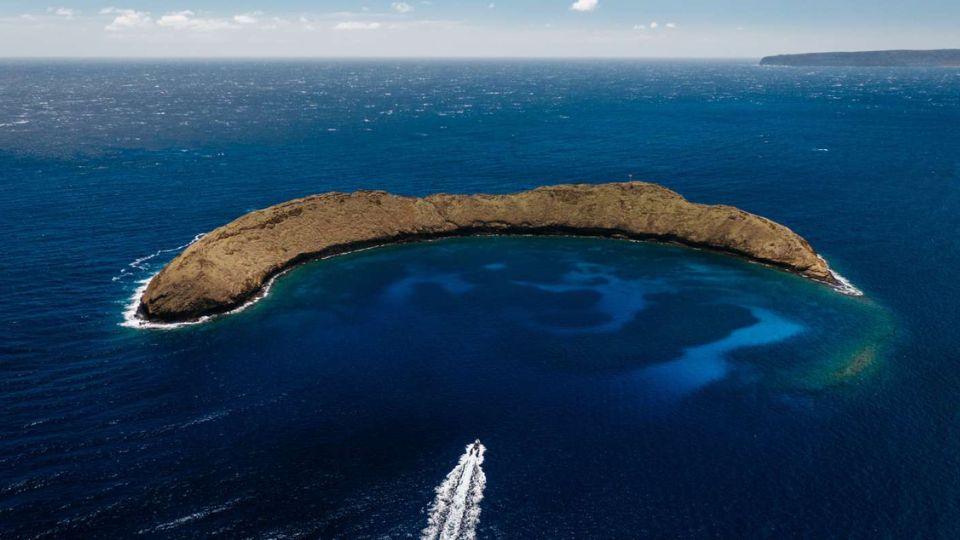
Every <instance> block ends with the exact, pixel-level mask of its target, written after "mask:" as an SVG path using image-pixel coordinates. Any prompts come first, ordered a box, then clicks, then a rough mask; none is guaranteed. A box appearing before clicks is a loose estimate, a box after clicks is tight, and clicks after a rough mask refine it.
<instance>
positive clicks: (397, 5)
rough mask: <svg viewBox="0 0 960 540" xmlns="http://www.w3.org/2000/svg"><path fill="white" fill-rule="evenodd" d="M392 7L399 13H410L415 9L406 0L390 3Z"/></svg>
mask: <svg viewBox="0 0 960 540" xmlns="http://www.w3.org/2000/svg"><path fill="white" fill-rule="evenodd" d="M390 7H392V8H393V10H394V11H396V12H397V13H410V12H411V11H413V10H414V7H413V6H411V5H410V4H408V3H406V2H394V3H392V4H390Z"/></svg>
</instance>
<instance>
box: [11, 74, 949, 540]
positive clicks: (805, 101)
mask: <svg viewBox="0 0 960 540" xmlns="http://www.w3.org/2000/svg"><path fill="white" fill-rule="evenodd" d="M958 77H960V74H958V72H956V71H955V70H885V69H879V70H840V69H837V70H791V69H764V68H759V67H757V66H754V65H751V64H749V63H737V62H727V63H692V62H691V63H642V62H487V61H476V62H454V63H449V62H399V63H383V62H359V63H356V62H355V63H350V62H329V63H310V62H301V63H296V62H289V63H284V62H273V63H254V62H239V61H238V62H219V63H213V62H155V63H120V62H100V63H82V62H77V63H69V62H67V63H58V62H4V63H2V64H0V171H2V172H0V227H2V230H3V231H4V235H3V237H2V238H0V248H2V249H0V251H2V255H3V256H2V257H0V275H2V276H3V279H2V280H0V293H2V298H3V299H4V301H3V302H0V410H3V411H4V413H3V415H0V536H3V537H6V536H11V537H27V538H30V537H39V538H53V537H67V538H90V537H114V538H129V537H131V536H135V535H139V536H144V537H156V538H197V537H211V536H220V537H227V538H236V537H255V538H268V537H323V538H328V537H346V538H364V537H383V536H389V537H406V536H413V537H416V536H418V534H419V532H420V531H421V530H422V529H423V528H424V527H425V526H426V524H427V520H428V514H429V513H430V503H431V500H432V499H433V497H434V488H435V487H436V486H438V485H439V484H440V483H441V482H442V481H443V480H444V478H445V476H446V475H447V474H448V473H449V472H450V471H451V470H453V469H454V466H455V465H456V464H457V460H458V458H459V457H460V456H461V454H463V453H464V445H466V444H467V443H469V442H471V441H473V440H474V439H475V438H477V437H479V438H481V439H482V440H483V442H484V444H485V446H486V449H487V452H486V454H485V461H484V463H483V470H484V472H485V475H486V484H485V487H484V489H483V499H482V501H481V502H480V503H479V508H480V509H481V514H480V522H479V525H478V528H477V529H476V532H477V534H478V536H479V537H483V538H518V537H528V538H540V537H551V538H558V537H638V536H641V537H642V536H650V537H683V538H701V537H718V536H719V537H733V538H766V537H777V538H780V537H801V538H810V537H813V538H876V537H889V538H902V537H924V538H938V537H939V538H953V537H956V536H957V535H958V533H960V509H958V508H957V502H956V501H958V500H960V492H958V490H960V488H958V487H957V486H960V484H958V483H957V482H956V475H957V472H958V470H960V468H958V462H957V457H956V456H957V455H960V453H958V450H960V437H958V432H957V430H956V429H955V425H956V420H957V414H958V413H957V411H960V398H958V397H957V396H958V393H957V389H958V388H960V377H958V375H957V370H956V369H955V366H954V363H955V362H954V360H955V359H956V349H957V339H956V327H957V325H958V323H960V318H958V315H957V313H958V312H957V310H956V309H955V306H956V302H957V299H958V298H960V286H958V285H957V280H956V279H955V277H956V276H955V268H957V267H958V264H960V249H958V248H960V246H958V245H957V240H956V238H955V231H956V229H957V226H958V225H960V221H958V219H960V218H958V216H960V193H958V184H957V182H958V180H960V161H958V158H957V153H956V149H957V148H960V133H958V130H957V129H956V126H957V125H958V121H960V78H958ZM631 175H632V177H633V178H636V179H648V180H652V181H657V182H661V183H663V184H665V185H667V186H668V187H671V188H673V189H676V190H678V191H679V192H681V193H682V194H684V195H686V196H687V197H688V198H690V199H692V200H695V201H698V202H722V203H727V204H733V205H736V206H739V207H742V208H744V209H746V210H749V211H753V212H756V213H759V214H762V215H766V216H769V217H771V218H773V219H775V220H778V221H780V222H783V223H785V224H787V225H788V226H790V227H791V228H793V229H794V230H796V231H797V232H799V233H801V234H802V235H804V236H805V237H807V238H808V239H810V241H811V242H812V243H813V245H814V246H816V247H817V248H818V250H819V251H821V252H822V253H824V255H825V256H826V257H827V258H828V259H829V261H830V262H831V264H832V265H833V266H835V267H836V268H838V269H839V270H840V271H841V272H842V273H843V274H844V275H846V276H847V277H849V278H851V279H852V280H853V282H854V283H855V284H856V285H858V286H859V287H860V288H862V289H863V290H864V291H865V292H866V296H864V297H863V298H852V297H846V296H841V295H838V294H836V293H835V292H834V291H832V290H830V289H828V288H826V287H823V286H821V285H818V284H816V283H812V282H809V281H806V280H803V279H800V278H797V277H795V276H791V275H788V274H785V273H782V272H779V271H776V270H772V269H769V268H765V267H761V266H758V265H754V264H749V263H745V262H742V261H739V260H736V259H733V258H730V257H726V256H721V255H715V254H710V253H705V252H701V251H695V250H689V249H683V248H678V247H673V246H663V245H651V244H637V243H629V242H618V241H612V240H598V239H573V238H477V239H457V240H446V241H440V242H433V243H427V244H418V245H404V246H393V247H387V248H383V249H379V250H371V251H367V252H363V253H356V254H351V255H347V256H343V257H339V258H335V259H331V260H327V261H319V262H315V263H311V264H309V265H305V266H303V267H300V268H298V269H295V270H294V271H292V272H290V273H289V274H287V275H285V276H284V277H283V278H281V279H280V280H278V281H277V282H276V283H275V285H274V287H273V288H272V289H271V291H270V294H269V295H268V296H267V297H266V298H264V299H263V300H262V301H260V302H258V303H256V304H255V305H253V306H251V307H250V308H249V309H247V310H245V311H243V312H241V313H238V314H236V315H234V316H231V317H226V318H222V319H218V320H215V321H211V322H210V323H208V324H203V325H198V326H191V327H186V328H182V329H179V330H175V331H142V330H134V329H130V328H126V327H123V326H121V323H122V322H123V310H124V308H125V307H126V305H127V303H128V302H129V299H130V297H131V295H132V294H133V292H134V290H135V289H136V288H137V286H138V283H139V282H140V281H142V280H143V279H145V278H147V277H149V276H150V275H152V274H153V273H155V272H156V271H157V270H158V269H159V268H160V267H161V266H162V264H163V263H165V262H166V261H168V260H169V259H170V258H172V257H173V256H174V255H175V254H176V253H177V251H178V249H177V248H178V247H179V246H183V245H184V244H185V243H187V242H189V241H190V240H191V239H192V238H194V237H195V235H197V234H198V233H201V232H203V231H208V230H210V229H212V228H214V227H216V226H218V225H220V224H223V223H225V222H227V221H229V220H231V219H233V218H234V217H236V216H238V215H240V214H242V213H244V212H247V211H250V210H252V209H255V208H261V207H264V206H266V205H269V204H273V203H276V202H280V201H283V200H285V199H288V198H292V197H296V196H302V195H305V194H309V193H316V192H323V191H328V190H332V189H339V190H349V189H359V188H381V189H387V190H390V191H394V192H397V193H403V194H417V195H420V194H426V193H432V192H438V191H447V192H509V191H515V190H519V189H525V188H528V187H532V186H535V185H538V184H545V183H557V182H572V181H584V182H601V181H611V180H622V179H627V178H629V177H631Z"/></svg>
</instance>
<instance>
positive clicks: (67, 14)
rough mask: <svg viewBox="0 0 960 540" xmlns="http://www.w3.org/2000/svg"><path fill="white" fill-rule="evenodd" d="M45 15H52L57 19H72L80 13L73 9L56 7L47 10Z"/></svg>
mask: <svg viewBox="0 0 960 540" xmlns="http://www.w3.org/2000/svg"><path fill="white" fill-rule="evenodd" d="M47 13H53V14H54V15H56V16H58V17H64V18H67V19H72V18H73V16H74V15H78V14H79V13H80V12H79V11H77V10H75V9H70V8H65V7H58V8H52V7H50V8H47Z"/></svg>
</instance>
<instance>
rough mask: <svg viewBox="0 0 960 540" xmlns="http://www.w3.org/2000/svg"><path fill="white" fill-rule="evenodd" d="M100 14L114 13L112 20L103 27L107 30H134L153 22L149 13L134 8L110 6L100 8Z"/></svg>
mask: <svg viewBox="0 0 960 540" xmlns="http://www.w3.org/2000/svg"><path fill="white" fill-rule="evenodd" d="M100 14H101V15H114V18H113V22H111V23H110V24H108V25H107V26H106V27H104V29H105V30H107V31H108V32H122V31H124V30H136V29H138V28H146V27H148V26H150V25H151V24H153V19H152V18H151V17H150V14H149V13H147V12H145V11H137V10H135V9H117V8H112V7H110V8H104V9H101V10H100Z"/></svg>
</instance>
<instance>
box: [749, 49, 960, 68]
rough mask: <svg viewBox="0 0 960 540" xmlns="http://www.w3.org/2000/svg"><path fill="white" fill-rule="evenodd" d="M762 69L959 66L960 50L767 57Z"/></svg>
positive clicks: (762, 61) (761, 62)
mask: <svg viewBox="0 0 960 540" xmlns="http://www.w3.org/2000/svg"><path fill="white" fill-rule="evenodd" d="M760 65H761V66H797V67H830V66H833V67H960V49H936V50H929V51H914V50H893V51H860V52H824V53H805V54H780V55H777V56H766V57H764V58H762V59H761V60H760Z"/></svg>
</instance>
